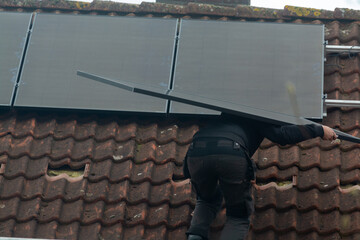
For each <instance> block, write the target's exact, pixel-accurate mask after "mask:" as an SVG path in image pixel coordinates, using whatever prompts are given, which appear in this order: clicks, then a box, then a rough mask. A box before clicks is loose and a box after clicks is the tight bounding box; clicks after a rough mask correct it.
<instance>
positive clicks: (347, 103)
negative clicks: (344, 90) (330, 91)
mask: <svg viewBox="0 0 360 240" xmlns="http://www.w3.org/2000/svg"><path fill="white" fill-rule="evenodd" d="M325 105H326V107H353V108H360V101H355V100H336V99H325Z"/></svg>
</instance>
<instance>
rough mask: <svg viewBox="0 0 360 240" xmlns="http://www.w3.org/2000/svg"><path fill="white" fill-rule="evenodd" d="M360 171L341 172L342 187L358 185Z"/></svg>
mask: <svg viewBox="0 0 360 240" xmlns="http://www.w3.org/2000/svg"><path fill="white" fill-rule="evenodd" d="M359 171H360V170H359V169H358V168H357V169H355V170H350V171H346V172H340V182H341V185H348V184H357V183H359V182H360V172H359Z"/></svg>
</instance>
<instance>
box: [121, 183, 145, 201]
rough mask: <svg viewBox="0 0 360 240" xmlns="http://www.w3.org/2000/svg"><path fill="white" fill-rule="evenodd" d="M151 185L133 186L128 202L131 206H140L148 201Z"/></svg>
mask: <svg viewBox="0 0 360 240" xmlns="http://www.w3.org/2000/svg"><path fill="white" fill-rule="evenodd" d="M150 187H151V184H150V183H149V182H143V183H140V184H131V185H130V186H129V189H128V192H127V200H128V201H129V203H130V204H139V203H141V202H145V201H147V199H148V196H149V193H150Z"/></svg>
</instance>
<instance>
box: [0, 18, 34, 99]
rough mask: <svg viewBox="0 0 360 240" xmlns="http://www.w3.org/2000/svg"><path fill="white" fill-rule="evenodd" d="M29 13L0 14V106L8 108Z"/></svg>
mask: <svg viewBox="0 0 360 240" xmlns="http://www.w3.org/2000/svg"><path fill="white" fill-rule="evenodd" d="M30 18H31V13H13V12H0V105H3V106H10V105H11V98H12V95H13V92H14V87H15V83H16V81H17V78H18V74H19V68H20V62H21V58H22V55H23V53H24V48H25V42H26V37H27V33H28V29H29V25H30Z"/></svg>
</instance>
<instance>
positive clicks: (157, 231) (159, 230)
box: [144, 225, 167, 239]
mask: <svg viewBox="0 0 360 240" xmlns="http://www.w3.org/2000/svg"><path fill="white" fill-rule="evenodd" d="M166 231H167V229H166V227H165V226H164V225H162V226H159V227H155V228H146V229H145V234H144V239H166Z"/></svg>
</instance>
